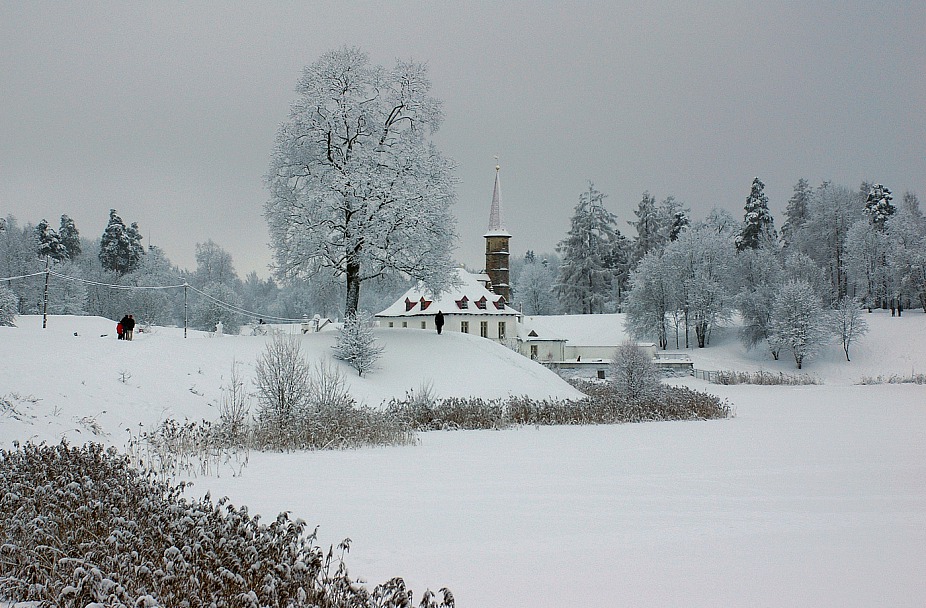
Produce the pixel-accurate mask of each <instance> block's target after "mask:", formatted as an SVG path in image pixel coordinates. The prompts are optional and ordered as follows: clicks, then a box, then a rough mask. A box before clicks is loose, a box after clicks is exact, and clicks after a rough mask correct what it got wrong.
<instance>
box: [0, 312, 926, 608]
mask: <svg viewBox="0 0 926 608" xmlns="http://www.w3.org/2000/svg"><path fill="white" fill-rule="evenodd" d="M867 319H868V321H869V323H870V325H871V333H870V334H869V335H868V336H866V337H865V338H863V340H862V342H860V343H859V344H858V345H856V346H854V347H853V349H852V362H851V363H847V362H846V361H845V358H844V355H843V354H842V351H841V349H840V348H839V346H838V345H831V346H830V347H828V348H827V350H826V351H825V352H823V353H822V354H821V355H820V356H819V357H817V358H816V359H813V360H811V361H809V362H808V363H807V364H806V365H805V370H803V371H804V372H806V373H809V374H812V375H815V376H817V377H818V378H819V379H821V380H822V381H823V382H824V384H822V385H819V386H800V387H759V386H742V385H741V386H716V385H709V384H707V383H705V382H702V381H697V380H694V379H682V380H675V381H674V382H679V383H684V384H687V385H689V386H692V387H695V388H698V389H699V390H707V391H710V392H713V393H715V394H718V395H720V396H722V397H724V398H727V399H729V400H730V401H731V402H732V403H733V404H734V405H735V408H736V417H735V418H733V419H730V420H723V421H712V422H669V423H649V424H634V425H619V426H597V427H541V428H534V427H529V428H521V429H513V430H506V431H476V432H433V433H425V434H422V435H421V436H420V437H421V443H420V445H417V446H413V447H399V448H371V449H363V450H356V451H348V452H314V453H295V454H251V458H250V463H249V465H248V466H247V467H246V468H245V469H244V470H243V473H242V475H241V476H240V477H234V476H232V475H231V474H230V473H231V471H226V472H223V474H222V475H221V476H219V477H210V478H199V479H196V480H195V486H194V488H193V491H194V492H195V493H205V492H206V491H211V492H212V494H213V496H222V495H227V496H229V497H231V499H232V500H233V502H235V503H236V504H246V505H248V506H249V510H250V511H251V512H252V513H253V512H257V513H262V514H264V515H265V517H269V516H272V515H275V514H276V513H277V512H278V511H281V510H289V511H291V512H293V514H294V515H295V516H297V517H300V518H302V519H305V520H306V521H307V522H309V523H310V524H311V525H318V526H319V537H320V539H321V541H322V542H323V543H325V544H326V545H327V544H328V543H337V542H339V541H340V540H341V539H343V538H345V537H350V538H351V539H352V545H351V552H350V555H349V556H348V558H347V562H348V565H349V567H350V569H351V573H352V574H353V575H354V576H361V577H363V578H365V579H367V580H369V581H371V582H382V581H384V580H386V579H388V578H391V577H392V576H404V577H405V578H406V580H407V581H408V583H409V584H410V586H411V587H412V588H413V589H414V590H415V591H416V592H417V593H416V598H417V597H420V593H421V591H423V590H424V588H425V587H430V588H432V589H436V588H438V587H441V586H447V587H449V588H450V589H452V590H453V592H454V594H455V596H456V599H457V603H458V605H459V606H461V608H462V607H464V606H465V607H473V606H479V607H503V606H504V607H507V606H551V607H552V606H622V605H627V606H840V607H842V606H923V605H926V577H924V576H923V573H924V572H926V386H922V385H920V386H917V385H875V386H858V385H856V384H854V383H855V382H857V381H858V380H859V379H860V378H862V377H863V376H877V375H885V376H887V375H892V374H898V375H910V374H913V373H924V372H926V315H924V314H922V313H918V312H916V311H908V312H907V313H906V314H905V315H904V317H903V318H902V319H892V318H890V316H889V315H885V314H883V313H881V312H876V313H874V314H872V315H868V316H867ZM17 324H18V325H19V327H18V328H0V360H2V361H3V364H2V366H0V397H6V398H7V399H8V400H10V401H11V403H12V404H13V406H14V408H15V411H9V410H7V411H2V412H0V445H2V446H3V447H8V446H9V445H10V443H11V442H12V441H13V440H16V439H19V440H24V439H29V438H33V439H34V440H45V441H54V442H57V441H58V440H59V439H60V438H61V437H62V436H67V437H68V439H69V440H70V441H71V442H81V441H85V440H90V439H93V440H97V441H104V442H108V443H110V444H113V445H116V446H119V447H121V446H122V445H124V443H125V440H126V439H127V437H128V433H129V431H127V430H126V429H136V428H138V425H139V423H141V424H142V425H150V424H153V423H155V422H157V421H158V420H160V419H163V418H165V417H168V416H174V417H180V418H182V417H189V418H194V419H196V418H203V417H206V418H213V417H214V416H215V408H214V406H213V405H212V404H214V403H215V401H216V400H217V398H218V396H219V389H220V387H221V386H222V385H223V384H224V383H225V382H227V378H228V375H229V372H230V370H231V366H232V362H233V361H237V362H239V364H240V365H241V370H242V372H244V374H245V375H249V374H250V372H251V369H252V366H253V362H254V360H255V359H256V357H257V356H258V354H259V353H260V352H261V350H262V348H263V344H264V340H265V339H266V338H262V337H231V336H223V337H212V338H209V337H206V336H205V335H204V334H202V333H200V332H191V334H190V338H188V339H187V340H184V339H183V338H182V330H177V329H169V328H157V329H155V331H154V332H153V333H150V334H147V335H145V334H142V335H140V336H137V337H136V340H134V341H133V342H119V341H117V340H115V339H114V337H113V335H112V334H113V327H112V326H113V325H114V324H113V323H112V322H110V321H107V320H102V319H98V318H75V317H51V318H50V319H49V327H48V329H46V330H42V329H41V319H40V318H37V317H21V318H19V319H18V322H17ZM75 332H77V335H76V336H75V335H74V333H75ZM107 333H108V334H109V335H108V337H106V338H101V337H100V334H107ZM379 336H380V337H381V340H382V342H383V343H384V344H385V345H386V348H387V351H386V357H387V359H386V360H385V361H384V364H383V367H382V369H380V370H379V371H377V372H375V373H373V374H371V375H370V377H369V378H366V379H360V378H356V377H352V376H348V379H349V380H350V381H351V383H352V390H353V391H354V393H355V394H356V395H357V396H358V397H359V398H360V399H362V400H363V401H364V402H365V403H367V404H369V405H376V404H378V403H380V402H381V401H382V400H384V399H386V398H388V397H391V396H401V395H403V394H404V393H405V391H406V390H410V389H417V388H418V387H419V386H421V385H422V383H432V384H433V387H434V390H435V392H436V393H437V394H439V395H442V396H449V395H473V396H485V397H493V396H504V395H507V394H531V395H534V396H537V397H541V396H559V397H566V396H569V395H570V394H571V390H572V389H571V388H570V387H568V386H567V385H565V384H563V383H562V382H560V381H559V380H558V378H556V377H555V376H554V375H553V374H552V373H548V372H546V370H544V369H542V368H539V367H537V366H535V365H534V364H533V363H531V362H529V361H528V360H526V359H524V358H521V357H520V356H519V355H516V354H514V353H512V352H510V351H507V350H506V349H504V348H501V347H497V346H495V345H493V344H490V343H488V342H487V341H484V340H480V339H478V338H472V337H467V336H459V335H452V334H445V335H443V336H437V335H436V334H434V333H433V332H421V331H417V330H405V331H403V330H393V331H387V330H384V331H383V332H381V333H380V334H379ZM712 338H713V339H712V345H711V346H710V347H709V348H707V349H705V350H703V351H693V352H691V353H690V354H691V355H692V358H693V359H694V362H695V366H696V367H698V368H701V369H730V370H753V369H764V370H769V371H776V372H777V371H783V372H786V373H793V372H794V371H795V370H794V369H793V366H794V364H793V360H790V359H788V358H787V357H786V356H783V357H782V361H780V362H774V361H771V360H770V359H769V358H767V357H766V356H765V354H764V353H763V352H761V351H754V352H749V353H744V352H743V349H742V347H740V346H739V344H738V343H737V342H736V340H735V332H734V330H733V329H721V330H718V331H716V332H715V334H714V336H713V337H712ZM303 341H304V345H305V350H306V351H307V352H308V353H310V355H312V356H318V355H320V354H322V353H324V354H327V353H329V352H330V348H329V347H330V345H331V343H332V342H333V338H332V336H331V335H324V334H323V335H307V336H304V337H303ZM11 396H12V397H11Z"/></svg>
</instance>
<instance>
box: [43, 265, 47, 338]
mask: <svg viewBox="0 0 926 608" xmlns="http://www.w3.org/2000/svg"><path fill="white" fill-rule="evenodd" d="M46 327H48V256H45V296H44V303H43V304H42V329H45V328H46Z"/></svg>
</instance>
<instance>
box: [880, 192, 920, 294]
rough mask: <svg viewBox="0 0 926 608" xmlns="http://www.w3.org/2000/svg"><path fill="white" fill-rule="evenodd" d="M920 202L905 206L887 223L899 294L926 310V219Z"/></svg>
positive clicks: (891, 264) (889, 256)
mask: <svg viewBox="0 0 926 608" xmlns="http://www.w3.org/2000/svg"><path fill="white" fill-rule="evenodd" d="M918 211H919V209H918V205H917V206H916V207H913V206H907V205H904V206H902V207H901V208H900V209H899V210H898V211H897V213H896V214H895V215H894V216H892V217H891V219H890V220H888V222H887V231H886V232H887V238H888V241H889V249H888V254H887V265H888V268H889V271H890V273H891V277H892V284H893V285H894V286H896V288H897V292H898V297H899V298H900V299H901V300H906V301H907V302H910V303H911V304H912V303H916V305H919V306H921V307H922V308H923V311H924V312H926V221H923V217H922V215H921V214H919V213H918Z"/></svg>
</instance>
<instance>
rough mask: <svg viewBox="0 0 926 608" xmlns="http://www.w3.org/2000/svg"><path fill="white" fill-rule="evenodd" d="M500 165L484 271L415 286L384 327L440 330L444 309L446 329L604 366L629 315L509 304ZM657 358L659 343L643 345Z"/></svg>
mask: <svg viewBox="0 0 926 608" xmlns="http://www.w3.org/2000/svg"><path fill="white" fill-rule="evenodd" d="M498 172H499V167H497V166H496V167H495V185H494V188H493V191H492V206H491V210H490V213H489V227H488V230H487V231H486V233H485V234H484V235H483V237H484V238H485V241H486V265H485V273H484V274H473V273H470V272H467V271H466V270H464V269H463V268H458V269H456V274H457V276H456V280H455V281H454V283H455V285H454V286H453V287H451V288H450V289H449V290H448V291H444V292H442V293H440V294H438V295H434V294H432V293H430V292H429V291H428V290H427V289H426V288H425V287H424V286H423V284H421V283H419V284H418V285H417V286H416V287H413V288H412V289H409V290H408V291H407V292H405V293H404V294H403V295H402V296H401V297H400V298H399V299H398V300H396V301H395V302H394V303H393V304H392V305H391V306H389V307H388V308H386V309H385V310H383V311H382V312H380V313H379V314H377V315H376V319H377V322H378V324H379V326H380V327H391V328H400V329H423V330H432V331H434V330H436V329H437V328H436V326H435V324H434V318H435V317H436V315H437V313H438V312H440V313H441V314H442V315H443V317H444V327H443V329H444V330H446V331H453V332H461V333H466V334H473V335H477V336H481V337H483V338H488V339H490V340H495V341H497V342H500V343H502V344H505V345H506V346H508V347H510V348H513V349H516V350H517V351H518V352H520V353H521V354H522V355H524V356H525V357H530V358H531V359H533V360H535V361H538V362H540V363H547V364H559V365H563V364H569V365H572V366H574V367H580V366H581V367H587V366H592V367H594V366H595V365H597V366H598V367H599V368H600V369H604V367H606V364H607V362H608V361H610V358H611V356H612V355H613V354H614V351H615V350H616V349H617V347H618V346H620V345H621V344H622V343H624V341H626V340H627V339H628V336H627V335H626V334H625V332H624V327H623V315H553V316H532V317H524V316H523V315H522V314H521V313H520V311H518V310H515V309H514V308H512V307H511V306H509V304H508V302H509V300H510V296H511V288H510V285H509V272H508V268H509V265H508V260H509V247H508V244H509V240H510V239H511V233H510V232H508V230H507V229H506V228H505V227H504V224H503V223H502V208H501V187H500V184H499V177H498ZM638 346H639V347H641V348H643V349H644V350H646V351H647V352H649V353H650V354H651V355H653V356H655V354H656V353H655V351H656V347H655V345H654V344H638Z"/></svg>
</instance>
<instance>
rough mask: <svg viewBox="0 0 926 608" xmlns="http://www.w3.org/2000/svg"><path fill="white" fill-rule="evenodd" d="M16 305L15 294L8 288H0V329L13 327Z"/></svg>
mask: <svg viewBox="0 0 926 608" xmlns="http://www.w3.org/2000/svg"><path fill="white" fill-rule="evenodd" d="M17 304H18V302H17V299H16V294H15V293H13V291H12V290H10V289H9V288H7V287H2V286H0V327H14V324H13V321H14V320H16V313H17Z"/></svg>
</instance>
